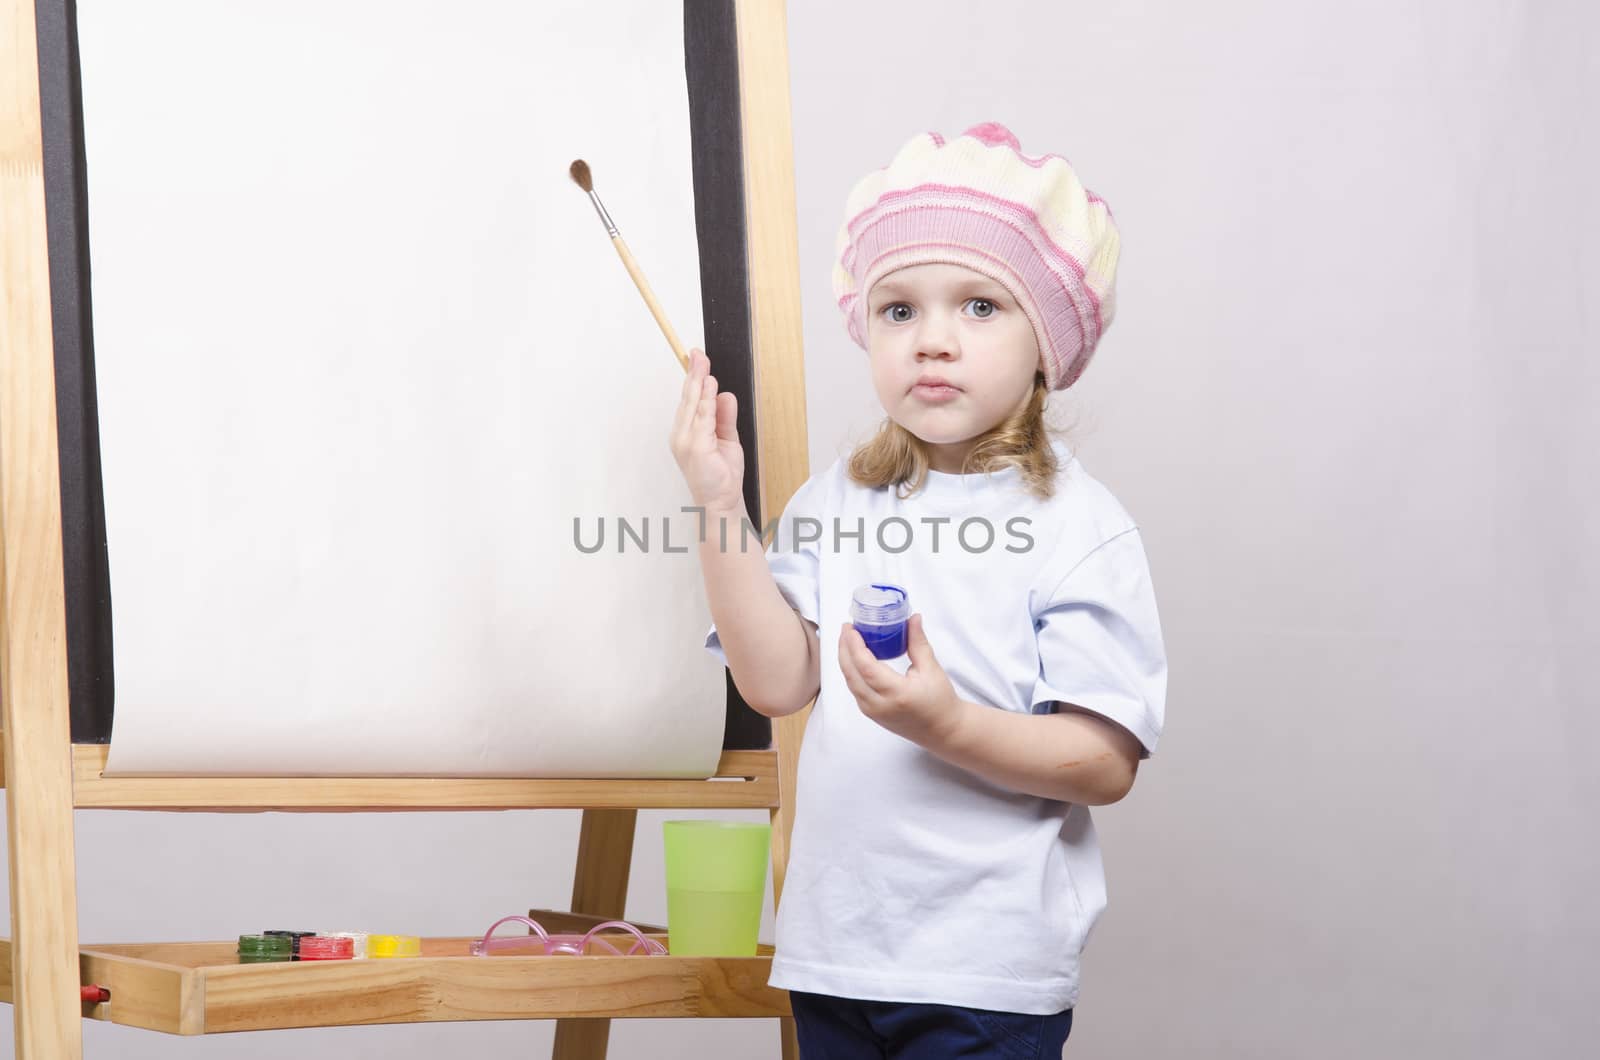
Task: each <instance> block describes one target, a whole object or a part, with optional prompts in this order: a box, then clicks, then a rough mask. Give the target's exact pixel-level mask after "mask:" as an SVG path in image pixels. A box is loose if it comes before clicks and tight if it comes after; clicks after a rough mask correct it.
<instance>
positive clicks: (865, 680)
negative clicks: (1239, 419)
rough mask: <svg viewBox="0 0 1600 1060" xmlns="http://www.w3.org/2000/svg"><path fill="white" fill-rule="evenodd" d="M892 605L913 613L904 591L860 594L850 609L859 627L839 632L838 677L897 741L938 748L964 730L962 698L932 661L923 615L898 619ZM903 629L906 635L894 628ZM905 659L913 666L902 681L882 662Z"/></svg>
mask: <svg viewBox="0 0 1600 1060" xmlns="http://www.w3.org/2000/svg"><path fill="white" fill-rule="evenodd" d="M872 590H890V591H895V592H898V593H899V594H900V599H899V600H898V601H888V600H886V599H885V597H886V596H887V595H888V593H886V592H882V593H874V592H872ZM894 604H898V605H900V609H901V610H903V611H909V610H910V605H909V603H908V602H907V600H906V599H905V591H904V590H902V589H899V587H898V586H880V585H872V586H863V587H862V589H860V590H857V592H856V598H855V600H854V601H853V602H852V606H851V609H850V611H851V616H852V618H853V619H854V620H855V622H854V624H852V623H849V622H847V623H845V624H843V625H841V626H840V627H839V671H840V673H842V674H843V675H844V683H845V684H846V685H847V686H848V687H849V689H850V692H851V694H852V695H854V696H855V697H856V705H857V706H859V707H860V708H861V713H863V714H865V715H866V716H867V717H869V718H871V719H872V720H873V721H875V722H877V723H878V724H879V725H882V726H883V727H884V728H885V729H888V730H889V731H890V732H892V733H894V734H895V735H897V736H903V737H905V738H906V739H907V740H910V741H911V742H912V743H915V744H920V745H921V746H923V747H928V748H934V747H937V746H939V745H941V744H944V743H945V742H947V741H948V740H949V739H950V738H951V736H952V735H953V734H954V733H955V731H956V729H957V728H958V727H959V726H960V723H961V717H962V705H961V697H959V696H957V695H956V690H955V686H954V685H952V684H951V683H950V678H949V676H948V675H946V674H945V672H944V667H942V666H940V665H939V660H938V659H936V658H935V657H934V654H933V646H932V645H931V644H929V643H928V638H927V635H926V634H925V633H923V631H922V615H921V614H914V615H911V616H910V619H909V620H907V619H906V618H905V617H904V616H903V615H900V614H897V613H894ZM900 624H903V627H904V628H903V632H902V631H901V630H900V629H897V628H895V627H896V626H897V625H900ZM858 627H859V628H858ZM868 638H871V639H870V643H869V639H868ZM901 645H904V648H903V652H902V649H901ZM889 653H893V654H889ZM902 653H903V654H906V655H909V656H910V657H911V666H910V668H909V669H907V670H906V672H905V674H903V675H902V674H900V673H898V672H897V671H896V670H895V669H894V668H893V667H891V666H889V665H888V664H887V663H884V662H882V661H881V660H882V659H887V658H898V657H899V655H900V654H902Z"/></svg>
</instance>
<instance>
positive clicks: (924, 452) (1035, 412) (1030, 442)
mask: <svg viewBox="0 0 1600 1060" xmlns="http://www.w3.org/2000/svg"><path fill="white" fill-rule="evenodd" d="M1049 396H1050V388H1049V386H1048V385H1047V384H1046V383H1045V377H1044V374H1043V373H1042V372H1041V373H1038V374H1036V375H1035V376H1034V377H1033V390H1032V391H1031V392H1030V393H1029V395H1028V400H1027V402H1026V403H1025V404H1024V405H1023V406H1022V407H1021V408H1019V409H1018V410H1017V411H1015V412H1013V413H1012V414H1011V415H1010V416H1007V417H1006V418H1005V419H1003V420H1001V421H1000V422H999V423H997V424H995V425H994V426H993V427H991V428H990V429H989V430H987V431H985V432H984V433H983V434H981V435H979V436H978V440H977V444H976V445H974V446H973V448H972V451H971V452H970V453H969V454H967V458H966V460H965V462H963V464H962V466H961V473H962V474H964V475H966V474H974V473H980V472H983V473H986V472H990V471H998V470H1000V469H1001V468H1006V467H1015V468H1017V469H1018V470H1019V471H1020V472H1021V478H1022V485H1023V487H1024V488H1025V489H1026V490H1027V491H1028V492H1029V493H1031V494H1033V495H1034V496H1035V497H1038V498H1039V499H1041V500H1048V499H1049V498H1050V497H1051V496H1052V495H1053V494H1054V492H1055V477H1056V472H1057V471H1059V470H1060V468H1059V466H1058V465H1059V463H1060V461H1058V460H1057V459H1056V453H1055V450H1054V448H1053V447H1052V446H1051V438H1052V436H1054V435H1058V434H1059V435H1063V436H1064V434H1065V432H1064V431H1057V430H1055V429H1053V428H1052V427H1050V425H1049V424H1048V423H1047V422H1046V421H1045V415H1044V412H1045V399H1046V398H1048V397H1049ZM929 467H930V460H929V454H928V445H927V443H926V442H924V441H923V440H922V439H921V438H918V437H917V436H916V435H914V434H912V433H911V432H910V431H908V430H906V429H905V428H904V427H902V426H900V425H899V424H898V423H896V422H894V420H892V419H889V418H887V417H885V419H884V421H883V423H882V424H881V425H879V427H878V433H877V434H875V435H873V436H872V437H871V438H870V439H868V440H867V441H865V442H863V443H861V444H860V445H858V446H856V448H855V450H854V451H853V452H852V453H851V454H850V459H849V460H848V461H846V463H845V471H846V473H847V474H848V475H849V476H850V481H852V482H854V483H856V484H857V485H860V486H867V487H870V488H873V489H877V488H882V487H886V486H895V487H899V486H903V485H906V484H908V483H909V485H910V488H909V489H908V490H906V491H904V492H902V493H900V494H899V496H900V497H901V498H902V499H903V498H906V497H910V496H911V495H912V494H914V493H916V492H917V491H918V490H920V489H921V488H922V486H923V483H924V482H925V481H926V480H927V477H928V470H929Z"/></svg>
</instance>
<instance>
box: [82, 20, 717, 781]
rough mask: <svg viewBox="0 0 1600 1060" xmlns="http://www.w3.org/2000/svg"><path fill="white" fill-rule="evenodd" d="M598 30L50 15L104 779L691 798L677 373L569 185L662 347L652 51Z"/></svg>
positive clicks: (687, 315)
mask: <svg viewBox="0 0 1600 1060" xmlns="http://www.w3.org/2000/svg"><path fill="white" fill-rule="evenodd" d="M617 12H618V7H617V5H614V4H608V5H595V6H586V5H580V4H575V3H574V4H536V5H534V4H529V5H506V4H491V3H481V2H474V3H455V4H448V5H440V4H436V3H428V4H390V5H382V6H374V5H371V4H358V3H353V2H352V3H275V4H271V5H254V6H252V7H249V8H246V7H243V6H240V5H217V4H208V3H198V2H188V3H162V4H155V5H145V4H141V5H134V6H128V5H118V4H112V3H106V2H93V3H91V2H84V3H81V4H80V5H79V16H80V34H81V45H82V56H83V84H84V110H85V130H86V131H85V140H86V143H87V156H88V187H89V210H90V244H91V257H92V270H91V276H92V284H93V286H92V294H93V310H94V329H95V355H96V371H97V375H98V395H99V412H100V429H101V447H102V454H103V458H104V468H103V470H104V483H105V495H106V514H107V535H108V541H109V551H110V565H111V588H112V607H113V617H114V623H115V626H114V635H115V640H114V643H115V664H116V670H115V676H116V722H115V728H114V731H113V740H112V750H111V755H110V760H109V763H108V772H111V773H118V774H136V773H176V774H193V775H202V774H274V775H279V774H282V775H295V774H300V775H316V774H324V775H333V774H339V775H381V774H397V775H523V776H550V777H575V776H586V777H620V776H641V777H643V776H707V775H709V774H710V773H712V772H713V771H714V770H715V766H716V761H717V758H718V754H719V751H720V747H721V738H722V729H723V714H724V706H723V703H724V689H725V685H724V676H723V670H722V668H721V666H720V665H719V664H718V663H717V661H716V660H715V659H714V658H712V657H711V656H709V655H708V654H707V653H706V652H705V651H704V650H703V649H702V647H701V641H702V638H703V634H704V630H705V627H706V626H707V625H708V624H709V622H710V616H709V610H708V608H707V606H706V603H705V598H704V593H703V589H702V585H701V581H700V574H699V565H698V559H697V556H696V553H695V551H694V549H693V547H692V546H693V540H694V538H693V535H694V533H695V532H696V530H697V521H696V519H695V518H694V517H693V516H692V515H688V514H684V513H682V512H681V510H680V509H681V507H682V506H684V505H686V504H688V503H689V498H688V493H687V490H686V488H685V487H684V485H683V482H682V478H681V476H680V475H679V474H678V471H677V467H676V465H675V464H674V462H673V460H672V457H671V454H670V451H669V449H668V445H667V436H668V431H669V428H670V425H671V422H672V416H673V412H674V409H675V406H676V404H677V400H678V394H679V388H680V386H681V382H682V373H681V370H680V369H679V368H678V366H677V364H676V362H675V360H674V359H673V357H672V356H671V353H670V351H669V350H668V348H667V346H666V344H665V342H664V340H663V339H662V337H661V334H660V332H659V331H658V330H657V329H656V325H655V323H654V322H653V321H652V320H651V318H650V315H649V312H648V310H647V309H646V308H645V305H644V303H643V301H642V300H641V299H640V297H639V295H638V293H637V292H636V290H635V289H634V287H633V285H632V283H631V281H630V280H629V279H628V277H627V274H626V272H625V270H624V269H623V267H622V264H621V263H620V261H619V260H618V259H617V256H616V253H615V251H614V249H613V248H612V245H611V243H610V240H609V239H608V238H607V237H606V234H605V231H604V229H603V228H602V227H601V225H600V223H599V221H598V220H597V218H596V216H595V214H594V210H593V208H592V207H591V206H590V204H589V201H588V198H587V197H586V196H585V195H584V194H583V193H582V192H581V191H580V190H579V189H578V188H577V187H576V186H575V185H573V184H572V183H571V181H570V179H569V178H568V175H567V166H568V163H570V162H571V161H572V159H574V158H577V157H583V158H585V159H586V160H588V161H589V163H590V164H591V166H592V167H593V168H594V173H595V181H596V187H597V188H598V190H599V191H600V192H601V194H602V195H603V196H605V198H606V201H607V205H608V206H609V207H610V209H611V212H612V214H613V216H614V218H615V219H616V221H617V223H618V224H619V226H620V227H621V228H622V231H623V236H624V238H625V239H627V240H628V243H629V245H630V247H631V249H632V250H633V252H634V253H635V255H636V256H637V257H638V259H639V261H640V263H641V265H642V267H643V268H644V269H645V271H646V273H647V275H648V276H649V277H650V280H651V282H652V285H653V286H654V288H655V290H656V293H657V294H658V296H659V297H660V298H661V300H662V302H663V304H664V305H665V306H666V308H667V311H668V313H669V314H670V315H671V317H672V319H673V320H674V321H675V323H676V325H677V327H678V330H679V332H680V334H681V335H682V337H683V338H684V340H685V341H686V342H688V343H695V342H698V341H699V334H700V324H699V321H700V317H699V305H700V302H699V278H698V257H697V249H696V245H695V233H694V211H693V188H692V176H691V164H690V154H689V151H690V141H689V121H688V104H687V97H686V91H685V81H684V65H683V45H682V12H681V10H680V8H679V6H678V5H676V4H656V3H644V2H641V3H636V4H633V5H631V6H629V7H628V9H627V13H626V17H621V16H619V14H618V13H617ZM619 517H626V518H628V519H629V520H630V521H631V523H632V524H633V525H634V526H635V527H636V528H637V527H640V526H641V525H642V524H643V523H645V522H648V524H649V533H650V540H649V549H648V551H644V550H641V549H639V548H638V547H636V546H635V545H634V544H633V542H632V541H631V540H630V541H629V543H628V548H627V551H626V553H625V554H620V555H619V554H618V551H617V529H618V527H617V520H618V519H619ZM575 518H576V519H578V520H579V521H580V525H581V528H582V532H583V535H584V538H585V540H586V541H591V542H592V541H593V539H594V537H595V535H596V534H597V533H598V532H599V528H600V526H601V525H602V524H603V525H604V528H605V532H606V547H605V549H604V550H602V551H601V552H599V553H597V554H594V555H585V554H583V553H582V552H580V551H579V549H578V548H577V547H576V544H575V541H574V519H575ZM669 519H670V521H671V523H672V525H671V538H672V540H671V544H672V545H673V547H674V548H681V547H684V546H686V545H687V546H690V547H689V548H688V550H687V551H685V552H674V553H672V554H668V553H667V552H665V551H664V550H663V547H662V545H663V542H662V539H661V535H662V531H663V524H664V522H666V521H668V520H669Z"/></svg>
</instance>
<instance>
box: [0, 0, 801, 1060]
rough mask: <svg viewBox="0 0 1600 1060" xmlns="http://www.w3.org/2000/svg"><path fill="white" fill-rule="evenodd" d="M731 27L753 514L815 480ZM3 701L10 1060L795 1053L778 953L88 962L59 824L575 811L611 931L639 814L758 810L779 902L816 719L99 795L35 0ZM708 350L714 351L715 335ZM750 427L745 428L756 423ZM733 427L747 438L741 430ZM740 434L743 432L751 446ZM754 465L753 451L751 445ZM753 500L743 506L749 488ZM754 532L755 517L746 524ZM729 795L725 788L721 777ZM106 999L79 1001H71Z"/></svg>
mask: <svg viewBox="0 0 1600 1060" xmlns="http://www.w3.org/2000/svg"><path fill="white" fill-rule="evenodd" d="M727 6H728V8H729V9H730V10H731V11H732V12H733V14H734V16H735V22H736V32H737V45H738V80H739V87H738V93H739V114H740V121H741V124H742V128H743V158H744V166H743V169H744V186H743V191H744V220H745V226H746V227H745V244H746V251H747V253H746V263H747V268H748V277H749V283H748V290H749V296H748V309H749V318H750V331H751V342H752V362H753V369H754V373H755V379H756V383H757V385H756V388H755V408H754V410H753V412H754V415H755V423H756V424H759V431H757V432H755V433H756V444H755V449H756V452H757V455H758V459H757V461H756V467H757V468H759V471H760V481H759V500H760V511H761V512H779V511H782V509H783V505H784V504H785V502H786V501H787V499H788V497H789V496H790V495H791V494H792V493H793V492H794V490H795V489H796V488H797V487H798V486H799V485H800V484H801V483H802V482H804V480H805V478H806V476H807V458H806V451H807V449H806V432H805V399H804V394H805V386H804V377H803V369H802V359H801V357H802V355H801V349H802V347H801V327H800V302H799V268H798V240H797V237H796V231H795V202H794V167H793V155H792V143H791V134H790V115H789V92H788V57H787V44H786V40H785V10H784V3H783V0H727ZM0 17H3V22H0V27H3V28H0V70H10V71H12V74H11V75H9V76H8V77H7V78H6V79H5V82H4V84H5V88H3V89H0V93H3V95H0V255H3V256H0V281H3V294H4V299H5V301H4V309H3V320H0V325H3V329H4V330H3V331H0V342H3V345H0V595H3V611H0V696H3V734H0V739H3V743H4V784H5V787H6V795H7V798H6V810H7V825H8V832H7V838H8V851H9V865H10V873H11V922H12V931H13V934H14V938H12V939H11V940H9V941H7V940H0V999H4V1000H9V1001H11V1002H12V1003H13V1005H14V1006H15V1042H16V1054H15V1055H16V1056H18V1057H19V1058H21V1060H79V1058H81V1056H82V1051H83V1050H82V1024H81V1020H82V1019H84V1018H86V1017H87V1018H94V1019H104V1020H111V1021H113V1022H117V1023H123V1024H127V1025H130V1026H137V1027H145V1028H149V1029H153V1030H160V1031H167V1032H170V1033H177V1034H203V1033H211V1032H217V1031H239V1030H259V1029H269V1028H276V1027H303V1026H335V1025H343V1024H353V1023H389V1022H423V1021H450V1020H470V1019H513V1018H523V1019H557V1020H559V1023H558V1025H557V1033H556V1041H555V1049H554V1055H555V1056H556V1057H558V1058H562V1060H576V1058H580V1057H584V1058H597V1057H603V1056H604V1055H605V1050H606V1040H607V1034H608V1030H609V1020H610V1019H611V1018H613V1017H624V1016H628V1017H663V1016H677V1017H692V1016H721V1017H767V1018H771V1017H778V1018H780V1020H781V1024H780V1026H781V1028H782V1035H781V1037H782V1053H783V1056H784V1057H786V1058H789V1060H793V1058H795V1057H797V1056H798V1049H797V1048H796V1045H795V1042H794V1034H793V1022H792V1020H790V1019H788V1018H787V1016H788V1003H787V1000H786V995H784V993H783V992H782V991H778V990H774V989H772V988H770V987H768V986H767V985H766V981H767V974H768V970H769V968H770V963H771V950H770V947H763V948H762V952H761V953H760V954H759V955H758V956H756V957H751V958H709V957H704V958H702V957H670V956H668V957H604V958H593V959H589V958H571V959H566V958H563V959H559V961H558V960H555V959H551V958H541V957H496V958H493V959H481V958H477V959H475V958H470V957H466V956H465V953H466V948H465V947H466V943H467V941H468V940H466V939H429V940H426V941H425V944H424V955H423V956H422V957H420V958H411V959H406V960H397V961H362V962H340V963H339V964H337V965H319V966H311V965H294V966H292V971H291V974H282V973H283V972H285V971H290V969H285V968H284V967H283V966H270V965H268V966H261V965H239V964H237V963H236V962H235V958H234V954H233V949H232V944H231V943H166V944H147V945H138V946H97V947H88V948H81V949H80V946H79V941H78V918H77V884H76V876H75V860H74V847H73V810H74V808H97V809H146V810H151V809H153V810H173V811H207V810H287V811H306V812H317V811H324V810H435V809H457V810H459V809H511V808H529V809H533V808H581V809H582V810H583V825H582V833H581V839H580V842H579V848H578V855H577V864H576V868H575V872H574V877H573V897H572V908H571V910H570V911H561V912H559V913H557V912H552V911H549V910H537V911H535V915H537V916H538V917H539V918H540V919H541V921H542V922H544V923H545V924H547V925H549V926H551V927H556V926H557V925H560V926H561V927H581V926H587V925H592V924H594V923H597V922H599V921H600V920H603V919H609V918H611V917H613V916H619V915H621V914H622V912H623V900H624V895H625V894H626V891H627V881H628V868H629V862H630V858H631V854H632V848H633V832H634V824H635V820H636V817H637V810H638V809H640V808H654V807H662V808H686V807H704V808H725V807H745V808H765V809H767V810H768V811H769V812H770V814H771V819H772V823H773V844H772V878H773V890H774V897H775V898H778V897H780V896H781V891H782V885H783V878H784V869H785V866H786V865H787V862H788V850H789V836H790V816H789V815H790V808H791V807H792V806H793V802H794V800H793V796H794V776H795V764H796V761H797V759H798V754H799V749H800V741H801V737H802V735H803V733H804V728H805V720H806V717H807V715H808V714H809V708H807V709H806V710H804V711H801V712H799V713H797V714H794V715H791V716H789V717H787V718H783V719H779V720H778V721H776V722H775V723H774V724H773V738H772V745H771V749H768V750H756V751H725V752H724V754H723V757H722V760H721V763H720V767H719V769H718V777H719V778H724V779H719V780H713V781H682V780H627V781H614V780H594V781H586V780H483V779H476V780H469V779H463V780H450V779H371V778H363V779H343V780H341V779H326V778H318V779H311V780H306V779H296V778H270V777H266V778H233V779H216V778H198V777H178V778H137V779H130V778H107V777H105V776H103V775H102V770H103V768H104V764H105V760H106V754H107V748H106V746H104V745H103V744H102V745H95V744H74V743H73V742H72V736H71V727H70V725H69V690H68V668H67V642H66V599H65V589H64V584H63V579H64V566H63V562H64V561H63V546H62V516H61V512H62V507H61V502H62V491H61V478H60V474H61V463H60V449H59V447H58V437H57V402H56V381H55V360H54V358H55V351H54V345H53V337H52V321H51V313H52V301H51V287H50V269H49V257H48V253H47V243H46V201H45V170H44V163H43V137H42V132H41V114H40V95H39V90H38V89H39V79H38V72H39V71H38V65H37V52H36V38H35V34H36V23H35V6H34V3H33V0H0ZM708 345H710V342H709V339H708ZM750 426H751V427H753V426H754V424H751V425H750ZM745 429H746V424H745V423H744V422H741V430H742V431H743V430H745ZM746 437H747V439H748V437H749V435H746ZM747 448H748V442H747ZM747 495H748V491H747ZM758 518H760V516H758ZM728 778H734V779H728ZM91 982H92V983H97V984H99V985H102V986H105V987H107V988H108V989H109V991H110V994H111V998H110V1000H109V1001H108V1002H103V1003H89V1002H82V1001H80V999H79V987H80V984H81V983H91Z"/></svg>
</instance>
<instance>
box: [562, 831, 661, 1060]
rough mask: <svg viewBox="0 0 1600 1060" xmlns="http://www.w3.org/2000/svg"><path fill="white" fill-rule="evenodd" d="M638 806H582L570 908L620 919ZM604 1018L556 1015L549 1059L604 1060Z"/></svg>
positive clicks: (606, 1034) (607, 1022)
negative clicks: (621, 807)
mask: <svg viewBox="0 0 1600 1060" xmlns="http://www.w3.org/2000/svg"><path fill="white" fill-rule="evenodd" d="M638 819H639V811H638V810H584V811H583V830H582V832H581V833H580V834H579V836H578V863H577V867H576V868H575V869H574V870H573V876H572V911H573V912H574V913H585V914H588V915H589V916H603V917H611V918H615V919H617V920H621V919H622V917H623V912H624V909H625V907H626V905H627V903H628V871H629V869H631V868H632V867H633V829H634V825H635V824H636V823H637V821H638ZM610 1037H611V1021H610V1020H608V1019H585V1020H556V1042H555V1047H554V1048H553V1049H552V1050H551V1052H550V1055H551V1057H552V1060H605V1055H606V1044H607V1042H608V1041H609V1039H610Z"/></svg>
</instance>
